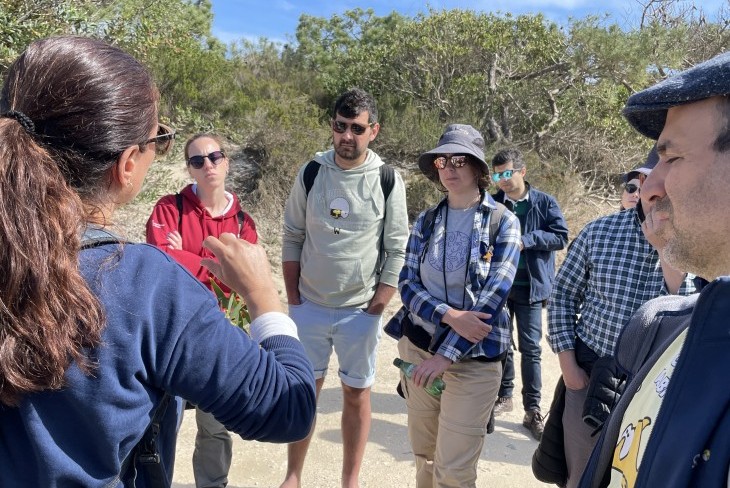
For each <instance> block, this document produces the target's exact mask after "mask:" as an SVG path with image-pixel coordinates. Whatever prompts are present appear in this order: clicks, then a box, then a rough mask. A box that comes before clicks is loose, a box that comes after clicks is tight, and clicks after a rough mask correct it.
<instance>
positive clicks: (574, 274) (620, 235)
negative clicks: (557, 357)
mask: <svg viewBox="0 0 730 488" xmlns="http://www.w3.org/2000/svg"><path fill="white" fill-rule="evenodd" d="M693 278H694V276H693V275H691V274H688V275H687V276H686V277H685V280H684V282H683V284H682V286H681V287H680V289H679V292H678V294H680V295H689V294H691V293H694V292H695V291H696V290H695V286H694V284H693V282H692V279H693ZM666 294H668V291H667V288H666V286H665V284H664V276H663V275H662V270H661V266H660V264H659V254H658V253H657V251H656V250H655V249H654V248H653V247H652V246H651V244H649V242H648V241H647V240H646V237H644V234H643V232H642V231H641V225H640V223H639V218H638V216H637V214H636V210H635V209H629V210H625V211H622V212H617V213H614V214H611V215H608V216H606V217H601V218H599V219H596V220H594V221H592V222H590V223H589V224H588V225H586V226H585V227H584V228H583V230H582V231H581V232H580V234H578V237H576V238H575V240H574V241H573V242H572V243H571V245H570V247H569V248H568V255H567V256H566V258H565V261H564V262H563V264H562V266H561V267H560V270H559V271H558V275H557V277H556V279H555V284H554V286H553V290H552V295H551V297H550V302H549V305H548V343H549V344H550V347H551V348H552V350H553V351H554V352H555V353H559V352H562V351H565V350H568V349H575V338H576V336H577V337H579V338H580V339H581V340H582V341H583V342H584V343H585V344H586V345H587V346H588V347H590V348H591V349H592V350H593V351H594V352H595V353H597V354H598V355H599V356H608V355H611V354H613V349H614V347H615V345H616V342H617V341H618V337H619V334H620V333H621V331H622V330H623V328H624V325H626V323H627V322H628V321H629V318H631V316H632V315H633V314H634V312H635V311H636V310H637V309H638V308H639V307H640V306H641V305H643V304H644V303H645V302H647V301H648V300H651V299H652V298H655V297H657V296H659V295H666Z"/></svg>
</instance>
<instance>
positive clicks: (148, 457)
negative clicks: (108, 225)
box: [81, 227, 172, 488]
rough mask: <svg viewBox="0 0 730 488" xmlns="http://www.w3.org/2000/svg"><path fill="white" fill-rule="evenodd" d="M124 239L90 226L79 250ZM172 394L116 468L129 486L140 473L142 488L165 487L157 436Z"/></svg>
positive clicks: (164, 398)
mask: <svg viewBox="0 0 730 488" xmlns="http://www.w3.org/2000/svg"><path fill="white" fill-rule="evenodd" d="M123 242H124V240H123V239H122V238H120V237H119V236H117V235H115V234H113V233H111V232H109V231H107V230H105V229H100V228H95V227H90V228H87V229H86V230H85V231H84V234H83V236H82V237H81V249H82V250H83V249H91V248H94V247H98V246H102V245H105V244H122V243H123ZM170 400H172V396H171V395H169V394H167V393H165V394H164V395H163V396H162V400H160V403H159V404H158V405H157V406H156V407H155V410H154V413H153V414H152V420H151V421H150V424H149V426H147V429H146V430H145V432H144V434H143V435H142V439H140V441H139V442H138V443H137V444H136V445H135V446H134V447H133V448H132V450H131V451H130V452H129V454H128V455H127V457H126V458H124V461H123V462H122V466H121V468H120V471H119V474H120V475H119V478H121V479H122V480H124V481H125V483H128V486H132V487H134V486H136V479H137V477H138V476H141V477H142V478H143V479H144V486H145V488H168V487H169V483H168V480H167V474H166V471H165V466H164V465H163V464H162V459H161V457H160V452H159V449H158V448H157V438H158V437H159V435H160V428H161V425H162V419H163V417H164V416H165V412H166V411H167V406H168V405H169V404H170Z"/></svg>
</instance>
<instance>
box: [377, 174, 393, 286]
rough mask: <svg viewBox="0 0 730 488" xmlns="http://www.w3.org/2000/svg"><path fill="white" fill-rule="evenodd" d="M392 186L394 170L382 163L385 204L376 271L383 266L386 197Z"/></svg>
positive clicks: (382, 185) (381, 185)
mask: <svg viewBox="0 0 730 488" xmlns="http://www.w3.org/2000/svg"><path fill="white" fill-rule="evenodd" d="M393 186H395V170H394V169H393V168H392V167H390V166H388V165H387V164H383V165H382V166H380V189H381V190H382V191H383V201H384V202H385V205H384V206H383V232H381V233H380V252H379V255H378V262H379V264H378V273H380V272H382V271H383V266H385V244H384V242H383V241H384V239H385V236H384V234H385V218H386V216H387V215H388V197H389V196H390V192H392V191H393Z"/></svg>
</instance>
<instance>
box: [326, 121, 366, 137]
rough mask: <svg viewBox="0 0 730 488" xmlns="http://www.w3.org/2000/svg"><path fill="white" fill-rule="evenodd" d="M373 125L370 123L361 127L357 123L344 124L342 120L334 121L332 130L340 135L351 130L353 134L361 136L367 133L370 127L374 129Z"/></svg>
mask: <svg viewBox="0 0 730 488" xmlns="http://www.w3.org/2000/svg"><path fill="white" fill-rule="evenodd" d="M372 125H373V123H372V122H371V123H369V124H368V125H366V126H365V125H360V124H356V123H354V122H353V123H352V124H348V123H347V122H343V121H341V120H333V121H332V130H333V131H335V132H337V133H338V134H344V133H345V132H346V131H347V128H348V127H349V128H350V131H352V133H353V134H355V135H356V136H361V135H363V134H364V133H365V131H366V130H367V129H368V127H372Z"/></svg>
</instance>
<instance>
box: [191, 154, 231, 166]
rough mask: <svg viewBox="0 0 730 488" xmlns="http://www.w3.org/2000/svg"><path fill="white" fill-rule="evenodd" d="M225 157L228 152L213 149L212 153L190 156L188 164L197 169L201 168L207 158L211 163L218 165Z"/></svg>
mask: <svg viewBox="0 0 730 488" xmlns="http://www.w3.org/2000/svg"><path fill="white" fill-rule="evenodd" d="M225 157H226V154H225V153H224V152H223V151H213V152H212V153H208V154H201V155H199V156H190V157H189V158H188V164H189V165H190V166H192V167H193V168H195V169H200V168H202V167H203V165H204V164H205V158H208V159H210V162H211V163H213V164H214V165H215V166H217V165H219V164H220V163H221V162H222V161H223V159H224V158H225Z"/></svg>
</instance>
